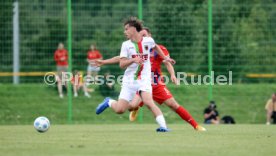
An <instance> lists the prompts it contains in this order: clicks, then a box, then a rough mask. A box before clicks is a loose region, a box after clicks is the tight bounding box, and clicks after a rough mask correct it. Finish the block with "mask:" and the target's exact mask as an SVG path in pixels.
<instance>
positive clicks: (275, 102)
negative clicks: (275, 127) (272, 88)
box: [265, 93, 276, 125]
mask: <svg viewBox="0 0 276 156" xmlns="http://www.w3.org/2000/svg"><path fill="white" fill-rule="evenodd" d="M265 109H266V124H267V125H270V123H271V119H272V120H273V124H276V93H273V94H272V96H271V99H269V100H268V101H267V103H266V105H265Z"/></svg>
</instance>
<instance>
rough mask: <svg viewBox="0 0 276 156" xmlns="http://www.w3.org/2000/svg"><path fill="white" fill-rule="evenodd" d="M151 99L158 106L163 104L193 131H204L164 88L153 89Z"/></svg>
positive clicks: (161, 86)
mask: <svg viewBox="0 0 276 156" xmlns="http://www.w3.org/2000/svg"><path fill="white" fill-rule="evenodd" d="M153 99H154V101H156V102H157V103H159V104H162V103H165V104H166V106H168V107H170V108H171V109H172V110H173V111H174V112H176V113H177V114H178V115H179V116H180V117H181V118H182V119H183V120H185V121H186V122H187V123H189V124H190V125H191V126H192V127H193V128H194V129H196V130H198V131H205V130H206V129H205V128H204V127H202V126H200V125H199V124H198V123H197V122H196V121H195V119H194V118H193V117H192V116H191V114H190V113H189V112H188V111H187V110H186V109H185V108H184V107H183V106H181V105H179V104H178V102H177V101H176V100H175V99H174V98H173V96H172V94H171V92H170V91H169V90H168V88H167V87H166V86H163V85H160V86H156V87H153Z"/></svg>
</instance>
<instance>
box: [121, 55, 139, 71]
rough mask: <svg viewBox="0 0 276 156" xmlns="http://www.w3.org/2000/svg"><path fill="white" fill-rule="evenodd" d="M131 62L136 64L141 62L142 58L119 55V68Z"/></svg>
mask: <svg viewBox="0 0 276 156" xmlns="http://www.w3.org/2000/svg"><path fill="white" fill-rule="evenodd" d="M132 63H137V64H142V63H143V59H142V58H140V57H135V58H130V59H129V58H126V57H121V58H120V68H123V69H124V68H127V67H128V66H129V65H131V64H132Z"/></svg>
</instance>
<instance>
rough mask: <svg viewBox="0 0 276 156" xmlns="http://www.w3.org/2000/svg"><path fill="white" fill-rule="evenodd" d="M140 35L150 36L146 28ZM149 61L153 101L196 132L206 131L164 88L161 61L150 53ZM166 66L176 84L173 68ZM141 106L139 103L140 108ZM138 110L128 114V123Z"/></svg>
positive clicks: (154, 54) (135, 116) (152, 52)
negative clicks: (164, 106) (162, 105)
mask: <svg viewBox="0 0 276 156" xmlns="http://www.w3.org/2000/svg"><path fill="white" fill-rule="evenodd" d="M140 34H141V35H142V36H151V33H150V30H149V29H148V28H144V29H143V30H142V31H140ZM159 47H160V48H161V50H162V51H163V53H164V54H165V55H166V56H169V52H168V50H167V49H166V47H164V46H163V45H159ZM150 61H151V72H152V75H154V76H153V80H152V81H153V83H152V97H153V100H154V101H156V102H157V103H159V104H160V105H161V104H162V103H165V104H166V105H167V106H168V107H170V108H171V109H172V110H173V111H175V112H176V113H177V114H178V115H179V116H180V117H181V118H182V119H183V120H185V121H186V122H188V123H189V124H190V125H191V126H193V128H194V129H195V130H197V131H206V129H205V128H204V127H202V126H200V125H199V124H198V123H197V122H196V121H195V120H194V118H193V117H192V116H191V115H190V113H189V112H188V111H187V110H186V109H185V108H184V107H183V106H181V105H179V104H178V103H177V101H176V100H175V99H174V97H173V95H172V94H171V92H170V91H169V90H168V88H167V87H166V85H165V83H164V81H163V79H162V71H161V65H162V63H163V59H162V58H161V57H160V56H159V55H158V54H157V53H156V52H155V51H151V55H150ZM164 64H165V65H166V67H167V69H168V71H169V73H170V75H171V80H172V82H173V83H175V84H178V81H177V78H176V77H175V72H174V69H173V66H172V65H171V64H170V63H167V62H164ZM142 105H143V104H142V103H141V104H140V106H142ZM138 110H139V108H138V109H136V110H133V111H131V112H130V115H129V119H130V121H134V120H135V119H136V118H137V115H138Z"/></svg>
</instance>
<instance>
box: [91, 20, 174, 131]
mask: <svg viewBox="0 0 276 156" xmlns="http://www.w3.org/2000/svg"><path fill="white" fill-rule="evenodd" d="M141 30H142V23H141V21H139V20H138V19H137V18H136V17H130V18H129V19H128V20H127V21H126V22H125V23H124V34H125V36H126V37H127V38H128V39H129V40H127V41H125V42H123V44H122V47H121V53H120V67H121V68H126V70H125V73H124V77H123V82H122V89H121V92H120V95H119V100H118V101H115V100H113V99H110V98H108V97H107V98H105V99H104V101H103V102H102V103H101V104H99V105H98V107H97V109H96V114H98V115H99V114H101V113H102V112H103V111H104V110H105V109H106V108H108V107H111V108H112V109H113V110H114V111H115V112H116V113H117V114H122V113H124V112H125V111H126V110H128V109H131V108H135V107H137V105H135V106H134V105H133V106H132V105H130V101H132V104H137V103H136V102H134V101H136V100H139V99H140V97H141V98H142V101H143V103H144V104H145V105H147V106H148V108H149V109H150V110H151V111H152V113H153V114H154V116H155V118H156V121H157V123H158V124H159V126H160V127H159V128H157V129H156V131H157V132H168V131H169V129H168V128H167V125H166V122H165V118H164V116H163V113H162V112H161V110H160V109H159V108H158V107H157V106H156V105H155V104H154V102H153V99H152V94H151V91H152V87H151V63H150V49H154V50H156V51H157V52H158V54H159V55H160V56H161V57H163V58H164V60H165V61H168V62H170V63H172V64H174V63H175V61H174V60H172V59H171V58H169V57H166V56H165V55H164V53H163V52H162V50H161V49H160V48H159V47H158V46H157V45H156V44H155V42H154V40H153V39H152V38H151V37H142V36H141V35H140V34H139V32H140V31H141Z"/></svg>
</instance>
